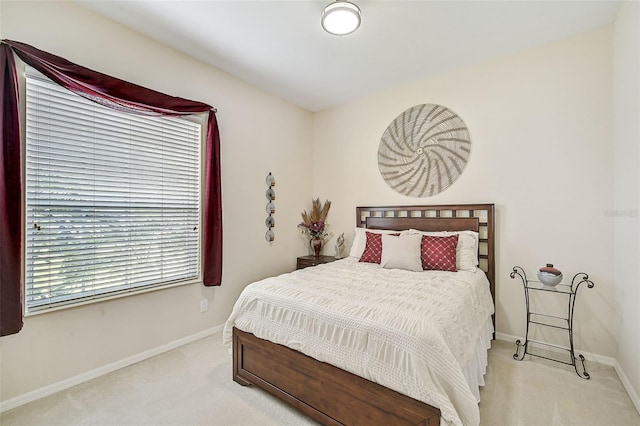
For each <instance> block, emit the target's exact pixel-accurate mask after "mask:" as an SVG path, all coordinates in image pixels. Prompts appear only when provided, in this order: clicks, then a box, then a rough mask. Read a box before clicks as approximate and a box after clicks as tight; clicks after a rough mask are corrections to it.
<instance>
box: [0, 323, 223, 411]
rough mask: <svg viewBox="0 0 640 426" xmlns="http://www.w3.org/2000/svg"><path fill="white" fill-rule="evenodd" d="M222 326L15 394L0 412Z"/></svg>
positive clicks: (139, 359) (147, 356)
mask: <svg viewBox="0 0 640 426" xmlns="http://www.w3.org/2000/svg"><path fill="white" fill-rule="evenodd" d="M223 327H224V324H220V325H218V326H215V327H213V328H209V329H207V330H204V331H201V332H198V333H195V334H192V335H190V336H186V337H183V338H181V339H178V340H174V341H173V342H169V343H167V344H165V345H162V346H158V347H157V348H153V349H150V350H148V351H144V352H141V353H139V354H136V355H132V356H130V357H127V358H124V359H121V360H120V361H116V362H113V363H111V364H107V365H105V366H102V367H99V368H96V369H95V370H91V371H87V372H86V373H82V374H79V375H77V376H74V377H70V378H68V379H65V380H62V381H60V382H57V383H53V384H51V385H47V386H45V387H42V388H40V389H36V390H34V391H31V392H27V393H25V394H22V395H19V396H16V397H15V398H11V399H8V400H6V401H0V413H2V412H4V411H8V410H11V409H13V408H16V407H19V406H21V405H24V404H27V403H29V402H32V401H35V400H37V399H40V398H44V397H45V396H49V395H52V394H54V393H56V392H60V391H62V390H65V389H69V388H70V387H72V386H75V385H78V384H80V383H84V382H87V381H89V380H93V379H95V378H97V377H100V376H104V375H105V374H108V373H111V372H114V371H116V370H119V369H121V368H124V367H127V366H129V365H132V364H135V363H137V362H140V361H144V360H145V359H148V358H151V357H154V356H156V355H160V354H162V353H164V352H168V351H170V350H172V349H176V348H178V347H180V346H184V345H186V344H187V343H191V342H195V341H196V340H200V339H203V338H205V337H208V336H211V335H213V334H215V333H217V332H219V331H222V329H223Z"/></svg>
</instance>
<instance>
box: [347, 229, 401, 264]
mask: <svg viewBox="0 0 640 426" xmlns="http://www.w3.org/2000/svg"><path fill="white" fill-rule="evenodd" d="M365 232H371V233H373V234H408V233H409V231H393V230H390V229H367V228H356V233H355V235H354V237H353V242H352V243H351V250H350V251H349V256H351V257H357V258H358V259H360V257H361V256H362V253H363V252H364V248H365V247H366V246H367V235H366V233H365Z"/></svg>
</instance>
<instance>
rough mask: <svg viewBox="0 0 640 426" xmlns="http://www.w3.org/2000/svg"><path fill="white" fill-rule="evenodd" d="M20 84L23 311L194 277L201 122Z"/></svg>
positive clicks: (44, 84)
mask: <svg viewBox="0 0 640 426" xmlns="http://www.w3.org/2000/svg"><path fill="white" fill-rule="evenodd" d="M26 80H27V85H26V86H27V96H26V109H27V113H26V121H27V125H26V185H25V186H26V197H25V199H26V220H25V224H26V225H25V226H26V232H25V240H26V258H25V267H26V274H25V276H26V280H25V281H26V291H25V299H26V307H27V311H35V310H39V309H45V308H49V307H54V306H58V305H61V304H69V303H77V302H83V301H85V300H89V299H95V298H101V297H108V296H112V295H114V294H119V293H122V292H130V291H136V290H140V289H144V288H149V287H155V286H162V285H167V284H174V283H179V282H182V281H187V280H192V279H198V278H199V277H200V275H201V274H200V260H199V258H200V256H199V252H200V231H199V230H200V217H201V211H200V210H201V207H200V206H201V202H200V194H201V190H200V182H201V179H200V164H201V160H200V157H201V149H202V141H201V128H202V125H201V123H200V122H199V121H197V122H196V121H193V120H189V119H186V118H175V117H158V116H149V115H146V116H142V115H131V114H128V113H123V112H119V111H116V110H113V109H110V108H106V107H103V106H101V105H99V104H97V103H94V102H91V101H88V100H86V99H84V98H82V97H80V96H78V95H76V94H74V93H72V92H70V91H68V90H66V89H64V88H63V87H61V86H59V85H57V84H55V83H53V82H51V81H49V80H48V79H46V78H45V77H43V76H41V75H39V74H38V73H37V72H36V71H34V70H28V71H27V75H26Z"/></svg>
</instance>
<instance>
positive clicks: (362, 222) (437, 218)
mask: <svg viewBox="0 0 640 426" xmlns="http://www.w3.org/2000/svg"><path fill="white" fill-rule="evenodd" d="M494 220H495V206H494V205H493V204H449V205H437V206H376V207H356V226H357V227H360V228H369V229H393V230H398V231H400V230H403V229H418V230H420V231H466V230H469V231H475V232H478V233H479V234H480V244H479V245H478V259H479V260H480V268H482V270H483V271H484V272H485V273H486V274H487V278H488V279H489V283H490V286H491V295H492V297H493V301H494V305H495V294H496V292H495V290H496V282H495V278H496V262H495V223H494Z"/></svg>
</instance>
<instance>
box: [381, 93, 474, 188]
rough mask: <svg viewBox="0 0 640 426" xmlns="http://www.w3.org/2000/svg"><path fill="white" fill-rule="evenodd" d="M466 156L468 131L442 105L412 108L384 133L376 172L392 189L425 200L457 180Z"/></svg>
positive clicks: (468, 148) (468, 150)
mask: <svg viewBox="0 0 640 426" xmlns="http://www.w3.org/2000/svg"><path fill="white" fill-rule="evenodd" d="M470 153H471V136H470V135H469V130H468V129H467V126H466V125H465V124H464V121H462V119H461V118H460V117H459V116H458V115H457V114H456V113H454V112H453V111H451V110H450V109H449V108H447V107H444V106H442V105H435V104H422V105H416V106H414V107H411V108H409V109H408V110H406V111H404V112H403V113H402V114H400V115H399V116H397V117H396V118H395V120H393V121H392V122H391V124H389V126H388V127H387V129H386V130H385V131H384V133H383V135H382V138H381V139H380V145H379V146H378V169H379V170H380V174H381V175H382V178H383V179H384V181H385V182H386V183H387V185H389V186H390V187H391V188H392V189H393V190H395V191H397V192H399V193H401V194H404V195H408V196H411V197H429V196H432V195H435V194H438V193H440V192H442V191H444V190H445V189H447V188H448V187H449V186H451V184H453V182H455V181H456V179H458V177H459V176H460V175H461V174H462V171H463V170H464V167H465V165H466V164H467V161H468V159H469V154H470Z"/></svg>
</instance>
